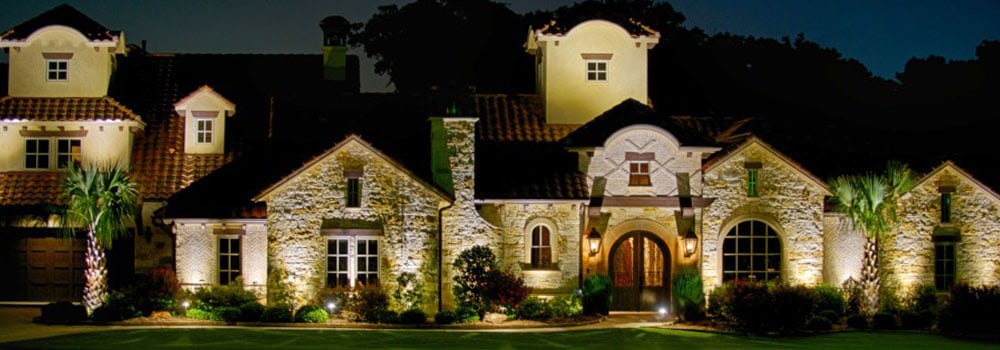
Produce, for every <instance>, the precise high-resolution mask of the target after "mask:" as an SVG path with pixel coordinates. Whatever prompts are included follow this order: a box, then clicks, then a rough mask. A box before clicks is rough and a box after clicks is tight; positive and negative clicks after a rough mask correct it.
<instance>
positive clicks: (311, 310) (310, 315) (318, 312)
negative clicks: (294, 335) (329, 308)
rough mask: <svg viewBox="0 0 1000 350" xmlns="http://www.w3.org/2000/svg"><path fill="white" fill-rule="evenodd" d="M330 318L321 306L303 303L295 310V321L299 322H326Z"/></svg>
mask: <svg viewBox="0 0 1000 350" xmlns="http://www.w3.org/2000/svg"><path fill="white" fill-rule="evenodd" d="M329 320H330V315H328V314H327V313H326V310H323V308H322V307H319V306H316V305H305V306H302V307H300V308H299V309H298V310H295V322H299V323H326V322H327V321H329Z"/></svg>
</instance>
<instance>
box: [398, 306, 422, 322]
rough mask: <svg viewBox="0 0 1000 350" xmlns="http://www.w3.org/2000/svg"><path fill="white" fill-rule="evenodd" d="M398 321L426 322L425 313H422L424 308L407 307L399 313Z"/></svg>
mask: <svg viewBox="0 0 1000 350" xmlns="http://www.w3.org/2000/svg"><path fill="white" fill-rule="evenodd" d="M399 323H402V324H424V323H427V314H425V313H424V310H420V309H409V310H406V311H403V313H401V314H399Z"/></svg>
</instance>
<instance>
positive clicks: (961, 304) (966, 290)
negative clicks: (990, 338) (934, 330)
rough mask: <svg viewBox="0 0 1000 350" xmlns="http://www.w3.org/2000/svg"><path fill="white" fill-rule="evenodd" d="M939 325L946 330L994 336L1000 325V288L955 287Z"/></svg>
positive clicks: (952, 289) (942, 311)
mask: <svg viewBox="0 0 1000 350" xmlns="http://www.w3.org/2000/svg"><path fill="white" fill-rule="evenodd" d="M938 327H939V328H940V329H941V330H942V331H944V332H946V333H961V334H969V335H993V334H994V333H995V332H996V329H997V328H1000V287H997V286H990V287H970V286H968V285H964V284H962V285H956V286H954V287H952V288H951V297H950V299H949V300H948V302H947V303H945V305H944V308H943V309H942V310H941V315H940V318H939V321H938Z"/></svg>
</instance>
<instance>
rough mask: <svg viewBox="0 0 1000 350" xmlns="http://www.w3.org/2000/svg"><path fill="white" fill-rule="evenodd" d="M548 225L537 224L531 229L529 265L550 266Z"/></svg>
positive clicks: (537, 266) (550, 250) (550, 251)
mask: <svg viewBox="0 0 1000 350" xmlns="http://www.w3.org/2000/svg"><path fill="white" fill-rule="evenodd" d="M551 242H552V241H551V233H550V232H549V227H548V226H545V225H537V226H535V227H534V228H532V229H531V267H535V268H548V267H552V243H551Z"/></svg>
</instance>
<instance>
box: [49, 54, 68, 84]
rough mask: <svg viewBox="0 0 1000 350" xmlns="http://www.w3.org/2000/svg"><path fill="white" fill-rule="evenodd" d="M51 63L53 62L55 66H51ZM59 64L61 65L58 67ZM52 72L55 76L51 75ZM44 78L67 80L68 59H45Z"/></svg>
mask: <svg viewBox="0 0 1000 350" xmlns="http://www.w3.org/2000/svg"><path fill="white" fill-rule="evenodd" d="M53 64H55V67H53V66H52V65H53ZM60 64H61V65H62V67H60ZM53 73H54V74H55V75H56V76H55V78H53V77H52V74H53ZM60 75H61V77H60ZM45 80H46V81H69V60H67V59H47V60H45Z"/></svg>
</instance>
